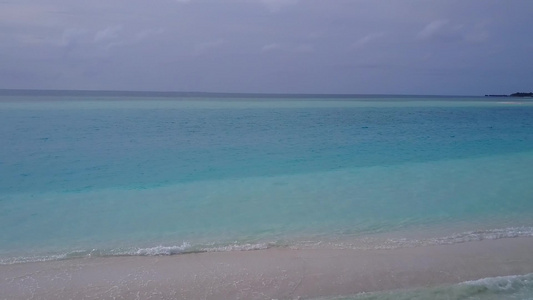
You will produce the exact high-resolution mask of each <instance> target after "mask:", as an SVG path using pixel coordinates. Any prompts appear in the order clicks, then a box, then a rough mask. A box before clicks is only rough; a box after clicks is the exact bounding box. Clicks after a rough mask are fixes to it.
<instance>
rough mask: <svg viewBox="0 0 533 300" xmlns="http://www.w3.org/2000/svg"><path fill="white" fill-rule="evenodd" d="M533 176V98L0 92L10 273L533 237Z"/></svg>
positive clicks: (0, 228)
mask: <svg viewBox="0 0 533 300" xmlns="http://www.w3.org/2000/svg"><path fill="white" fill-rule="evenodd" d="M532 179H533V100H532V99H515V98H483V97H480V98H479V97H420V96H418V97H409V96H402V97H399V96H398V97H396V96H372V97H369V96H346V95H345V96H343V97H334V96H319V95H310V96H305V95H298V96H288V95H277V96H269V95H260V96H257V95H256V96H254V95H210V94H198V95H189V94H184V95H175V94H153V95H151V94H150V93H142V94H135V93H125V94H120V93H113V94H105V93H103V94H99V93H80V94H76V93H75V92H70V93H61V92H43V93H38V92H33V93H24V92H20V93H13V92H11V93H7V92H5V91H4V92H3V93H2V92H0V264H12V263H21V262H28V261H43V260H57V259H65V258H71V257H86V256H112V255H165V254H180V253H187V252H202V251H240V250H254V249H264V248H270V247H292V248H320V247H325V248H357V249H383V248H397V247H416V246H423V245H440V244H452V243H460V242H468V241H477V240H483V239H500V238H517V237H525V236H527V237H531V236H533V184H532V182H533V181H532ZM524 278H525V279H524ZM487 280H489V279H487ZM491 280H496V279H491ZM498 280H500V279H498ZM501 280H505V279H501ZM513 280H514V281H513V282H514V283H513V284H515V283H516V282H523V281H524V280H525V281H527V282H531V276H530V275H529V277H527V276H526V277H513ZM476 284H478V283H470V284H466V286H465V285H459V286H452V287H443V288H442V289H446V291H447V292H450V293H452V292H454V293H455V292H461V293H463V292H465V293H469V292H471V290H472V289H475V287H476V286H478V285H476ZM516 284H518V285H519V289H518V290H519V291H518V292H517V293H527V295H529V297H532V295H533V294H532V292H531V291H532V287H531V284H529V285H527V284H526V285H524V286H525V287H523V286H521V285H520V283H516ZM472 286H474V287H472ZM513 287H514V285H513ZM435 291H436V290H428V291H425V290H424V291H406V293H407V294H406V295H407V296H406V297H407V298H413V297H414V296H412V295H413V294H409V293H426V292H427V293H432V292H435ZM524 291H525V292H524ZM436 292H437V293H440V290H437V291H436ZM517 293H515V294H511V295H518V294H517ZM409 295H411V296H409ZM368 297H370V298H368ZM372 297H377V298H375V299H381V298H384V299H388V298H387V297H388V296H387V294H379V295H370V296H369V295H358V296H356V299H359V298H361V299H367V298H368V299H374V298H372ZM475 299H477V298H475ZM483 299H485V298H483ZM487 299H489V298H487ZM490 299H492V298H490ZM495 299H496V298H495ZM499 299H503V298H499ZM509 299H511V298H509ZM512 299H515V298H512ZM519 299H522V298H519ZM524 299H525V298H524Z"/></svg>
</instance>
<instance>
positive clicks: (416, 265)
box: [0, 238, 533, 299]
mask: <svg viewBox="0 0 533 300" xmlns="http://www.w3.org/2000/svg"><path fill="white" fill-rule="evenodd" d="M532 272H533V238H508V239H500V240H486V241H479V242H468V243H462V244H454V245H442V246H428V247H416V248H402V249H394V250H329V249H318V250H291V249H268V250H257V251H242V252H239V251H234V252H218V253H199V254H185V255H175V256H159V257H139V256H137V257H133V256H132V257H107V258H86V259H72V260H65V261H53V262H39V263H26V264H15V265H3V266H0V280H1V281H0V299H298V298H300V299H307V298H316V297H321V296H336V295H350V294H356V293H360V292H370V291H382V290H391V289H399V288H412V287H428V286H435V285H440V284H448V283H458V282H463V281H467V280H474V279H479V278H485V277H494V276H503V275H519V274H527V273H532Z"/></svg>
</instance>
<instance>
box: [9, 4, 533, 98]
mask: <svg viewBox="0 0 533 300" xmlns="http://www.w3.org/2000/svg"><path fill="white" fill-rule="evenodd" d="M532 10H533V2H526V1H519V0H506V1H503V0H472V1H459V0H447V1H440V0H437V1H423V0H405V1H394V0H383V1H370V0H338V1H337V0H336V1H325V0H305V1H304V0H300V1H296V0H224V1H223V0H190V1H179V0H154V1H145V0H129V1H124V0H120V1H107V0H105V1H104V0H93V1H68V0H40V1H37V0H27V1H4V2H0V67H1V68H0V69H1V70H2V72H0V88H21V87H26V88H53V89H61V88H65V89H72V88H82V89H87V88H89V89H144V90H196V91H215V92H216V91H220V92H278V93H284V92H295V93H305V92H316V93H411V94H412V93H431V94H486V93H507V92H513V91H514V89H516V87H517V86H524V88H523V89H526V90H527V89H530V87H529V86H528V85H530V83H531V82H533V71H530V70H527V69H524V67H523V66H524V65H528V64H530V61H531V54H530V53H531V49H532V48H531V47H532V44H531V41H530V40H531V39H530V38H529V36H530V28H532V27H533V21H532V19H531V16H530V13H528V12H531V11H532ZM10 74H11V75H10ZM513 74H520V76H518V75H513ZM25 78H26V79H25ZM472 80H475V81H476V84H472V85H468V84H464V82H470V81H472Z"/></svg>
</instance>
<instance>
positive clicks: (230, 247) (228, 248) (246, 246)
mask: <svg viewBox="0 0 533 300" xmlns="http://www.w3.org/2000/svg"><path fill="white" fill-rule="evenodd" d="M272 245H274V244H272V243H258V244H232V245H225V246H214V247H205V248H201V251H202V252H227V251H252V250H265V249H268V248H270V247H271V246H272Z"/></svg>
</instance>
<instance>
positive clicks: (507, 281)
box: [460, 273, 533, 292]
mask: <svg viewBox="0 0 533 300" xmlns="http://www.w3.org/2000/svg"><path fill="white" fill-rule="evenodd" d="M460 285H468V286H482V287H485V288H487V289H489V290H490V291H493V292H497V291H503V292H505V291H512V290H517V289H520V288H523V287H528V286H529V287H531V288H533V273H530V274H526V275H511V276H499V277H489V278H482V279H478V280H472V281H465V282H462V283H460Z"/></svg>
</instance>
